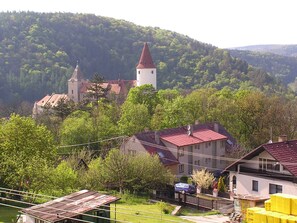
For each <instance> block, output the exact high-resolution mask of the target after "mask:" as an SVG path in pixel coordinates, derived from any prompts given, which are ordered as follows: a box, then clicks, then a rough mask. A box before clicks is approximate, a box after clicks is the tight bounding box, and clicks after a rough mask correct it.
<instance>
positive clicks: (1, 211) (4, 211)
mask: <svg viewBox="0 0 297 223" xmlns="http://www.w3.org/2000/svg"><path fill="white" fill-rule="evenodd" d="M17 214H18V209H16V208H10V207H4V206H2V205H0V223H10V222H14V221H15V220H16V217H17Z"/></svg>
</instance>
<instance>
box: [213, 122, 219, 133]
mask: <svg viewBox="0 0 297 223" xmlns="http://www.w3.org/2000/svg"><path fill="white" fill-rule="evenodd" d="M213 130H214V131H215V132H219V124H218V123H216V122H215V123H214V124H213Z"/></svg>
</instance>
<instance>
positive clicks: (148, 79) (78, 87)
mask: <svg viewBox="0 0 297 223" xmlns="http://www.w3.org/2000/svg"><path fill="white" fill-rule="evenodd" d="M91 84H92V83H91V82H90V81H89V80H88V79H85V78H84V75H83V73H82V72H81V70H80V67H79V65H78V64H77V65H76V67H75V69H74V71H73V74H72V76H71V78H70V79H69V80H68V93H67V94H54V93H53V94H52V95H46V96H45V97H44V98H42V99H41V100H39V101H36V102H35V103H34V107H33V117H36V116H37V115H38V114H41V113H42V112H43V109H44V107H45V106H47V107H55V106H56V105H57V103H58V102H59V101H60V100H72V101H74V102H75V103H78V102H80V101H82V100H83V99H84V97H85V95H86V93H87V90H88V87H89V86H90V85H91ZM144 84H151V85H152V86H153V87H154V88H155V89H157V69H156V66H155V65H154V62H153V59H152V56H151V53H150V50H149V47H148V44H147V43H144V46H143V49H142V52H141V55H140V59H139V62H138V65H137V66H136V80H110V81H106V82H104V83H103V84H102V87H104V88H109V89H110V90H109V94H112V95H115V96H116V97H117V98H119V99H122V100H123V99H124V98H126V96H127V94H128V92H129V90H130V88H132V87H135V86H141V85H144Z"/></svg>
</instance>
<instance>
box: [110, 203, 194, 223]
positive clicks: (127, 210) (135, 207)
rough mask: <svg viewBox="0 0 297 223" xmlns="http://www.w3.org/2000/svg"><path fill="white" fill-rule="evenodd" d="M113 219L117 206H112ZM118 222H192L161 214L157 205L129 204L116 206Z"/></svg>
mask: <svg viewBox="0 0 297 223" xmlns="http://www.w3.org/2000/svg"><path fill="white" fill-rule="evenodd" d="M111 219H115V204H112V205H111ZM116 220H122V221H128V222H133V223H140V222H141V223H161V222H162V223H164V222H168V223H170V222H190V221H187V220H184V219H182V218H179V217H177V216H172V215H170V213H169V214H164V213H163V212H161V209H160V207H159V206H158V205H157V204H150V203H147V204H128V203H124V202H119V203H117V204H116Z"/></svg>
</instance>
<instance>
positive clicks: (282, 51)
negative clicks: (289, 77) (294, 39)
mask: <svg viewBox="0 0 297 223" xmlns="http://www.w3.org/2000/svg"><path fill="white" fill-rule="evenodd" d="M232 49H235V50H244V51H253V52H260V53H273V54H278V55H281V56H287V57H297V45H281V44H267V45H251V46H242V47H235V48H232Z"/></svg>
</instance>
